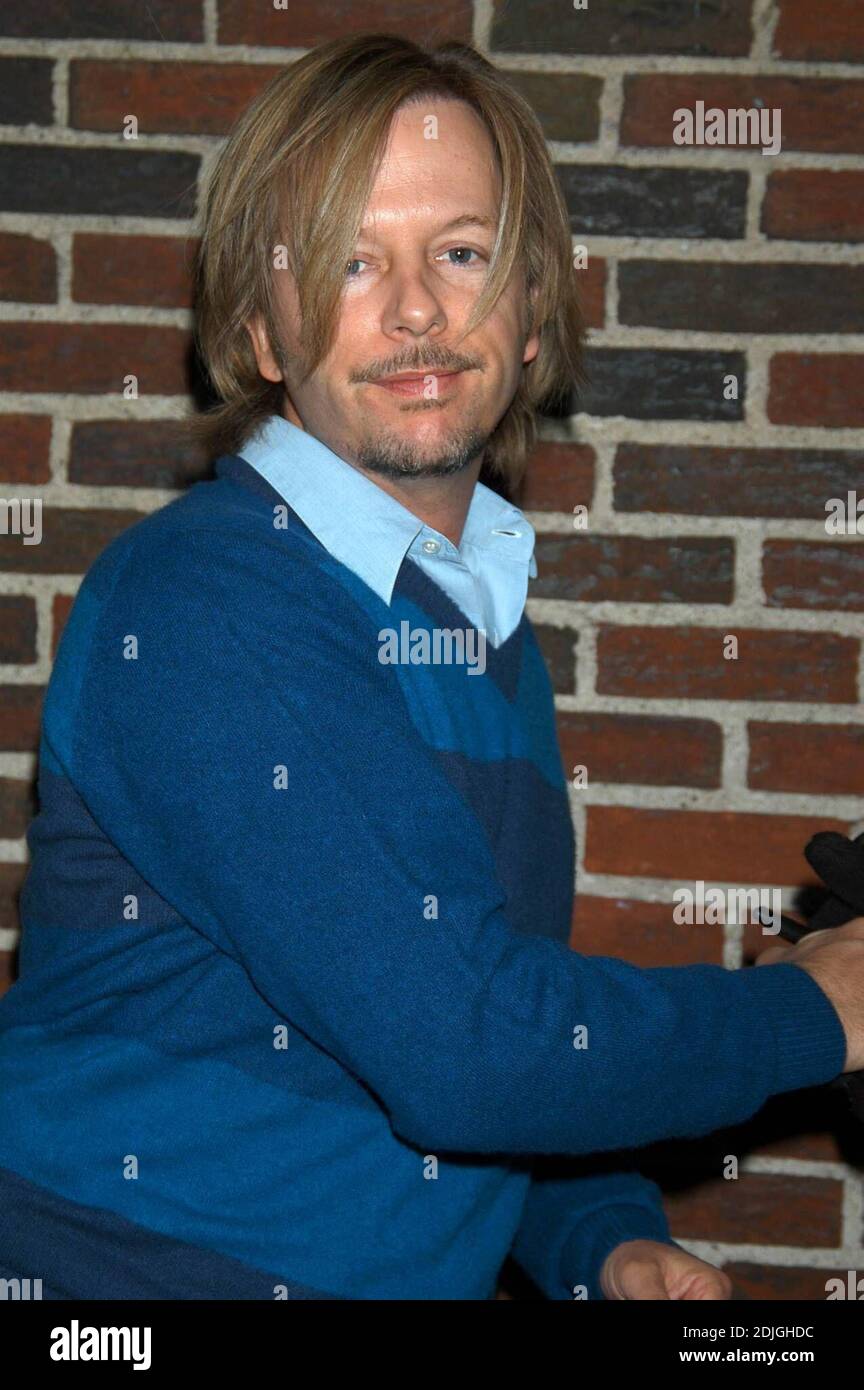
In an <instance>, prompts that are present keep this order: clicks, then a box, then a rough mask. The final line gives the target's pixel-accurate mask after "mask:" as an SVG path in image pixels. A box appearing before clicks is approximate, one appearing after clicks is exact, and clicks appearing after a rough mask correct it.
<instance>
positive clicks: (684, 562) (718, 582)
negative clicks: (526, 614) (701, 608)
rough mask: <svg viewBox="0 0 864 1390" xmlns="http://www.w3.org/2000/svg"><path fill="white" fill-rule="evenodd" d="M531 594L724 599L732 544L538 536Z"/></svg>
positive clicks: (585, 598)
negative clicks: (535, 570)
mask: <svg viewBox="0 0 864 1390" xmlns="http://www.w3.org/2000/svg"><path fill="white" fill-rule="evenodd" d="M535 553H536V555H537V569H538V578H537V579H535V581H534V584H533V586H532V590H531V593H532V597H533V598H555V599H572V600H576V601H579V602H582V603H585V602H591V603H597V602H602V601H604V600H612V601H613V602H631V603H729V602H731V599H732V589H733V578H732V572H733V564H734V547H733V543H732V542H731V541H729V540H726V539H725V538H723V537H715V536H686V537H682V538H679V539H676V540H668V539H666V538H665V537H657V538H655V537H647V536H594V535H588V534H585V533H584V532H583V533H580V532H574V533H573V535H569V536H564V537H562V536H549V535H540V536H538V537H537V544H536V551H535Z"/></svg>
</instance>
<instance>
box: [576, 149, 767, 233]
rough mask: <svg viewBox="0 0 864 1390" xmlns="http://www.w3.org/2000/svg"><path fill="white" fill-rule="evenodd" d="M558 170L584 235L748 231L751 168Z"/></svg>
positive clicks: (599, 166) (579, 167) (598, 166)
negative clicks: (745, 171)
mask: <svg viewBox="0 0 864 1390" xmlns="http://www.w3.org/2000/svg"><path fill="white" fill-rule="evenodd" d="M555 173H556V176H557V178H558V183H559V186H560V188H561V192H562V194H563V196H564V201H565V203H566V206H567V210H568V212H569V214H570V226H571V229H572V231H573V232H574V234H575V235H576V236H577V238H580V239H581V238H582V237H584V236H585V235H596V236H634V237H715V238H719V239H721V240H729V239H731V238H735V237H742V236H743V235H744V229H745V223H746V216H747V174H746V173H744V172H742V171H739V170H721V169H711V170H710V171H707V170H706V171H704V172H703V171H702V170H701V169H677V168H676V169H671V168H667V169H659V168H658V169H654V168H648V169H641V168H640V169H633V168H626V167H622V166H621V165H617V164H557V165H556V166H555Z"/></svg>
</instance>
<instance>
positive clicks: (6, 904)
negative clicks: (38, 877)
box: [0, 864, 27, 931]
mask: <svg viewBox="0 0 864 1390" xmlns="http://www.w3.org/2000/svg"><path fill="white" fill-rule="evenodd" d="M26 875H27V865H26V864H0V927H2V928H3V929H4V930H6V931H17V930H18V927H19V925H20V923H19V919H18V899H19V896H20V894H21V888H22V886H23V883H24V879H25V877H26Z"/></svg>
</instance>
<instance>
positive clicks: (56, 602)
mask: <svg viewBox="0 0 864 1390" xmlns="http://www.w3.org/2000/svg"><path fill="white" fill-rule="evenodd" d="M74 601H75V600H74V598H71V597H70V596H69V595H68V594H55V595H54V598H53V600H52V603H51V660H52V661H53V660H54V658H55V656H56V655H57V647H58V646H59V643H60V638H61V637H62V635H63V629H64V627H65V626H66V619H67V618H68V617H69V614H70V613H71V612H72V604H73V603H74Z"/></svg>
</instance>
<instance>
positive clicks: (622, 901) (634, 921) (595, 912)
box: [570, 893, 723, 969]
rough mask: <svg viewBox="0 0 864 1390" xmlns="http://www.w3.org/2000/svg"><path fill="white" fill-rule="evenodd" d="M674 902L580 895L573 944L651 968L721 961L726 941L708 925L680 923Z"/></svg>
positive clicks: (593, 953) (585, 952) (589, 952)
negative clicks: (675, 916) (684, 925)
mask: <svg viewBox="0 0 864 1390" xmlns="http://www.w3.org/2000/svg"><path fill="white" fill-rule="evenodd" d="M672 909H673V904H672V903H671V902H668V903H646V902H639V901H638V900H637V899H635V898H600V897H593V896H591V895H590V894H586V893H577V895H576V898H575V901H574V904H573V923H572V929H571V933H570V945H571V946H572V948H573V950H574V951H581V952H582V954H583V955H588V956H616V957H618V959H619V960H627V961H629V962H630V963H631V965H639V966H641V967H642V968H643V969H649V968H650V967H652V966H657V965H722V964H723V944H722V939H721V936H720V934H719V933H718V932H716V931H712V930H711V929H710V928H708V929H706V930H704V931H700V930H697V929H695V928H689V927H687V928H682V927H680V926H676V924H675V923H674V922H673V920H672Z"/></svg>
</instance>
